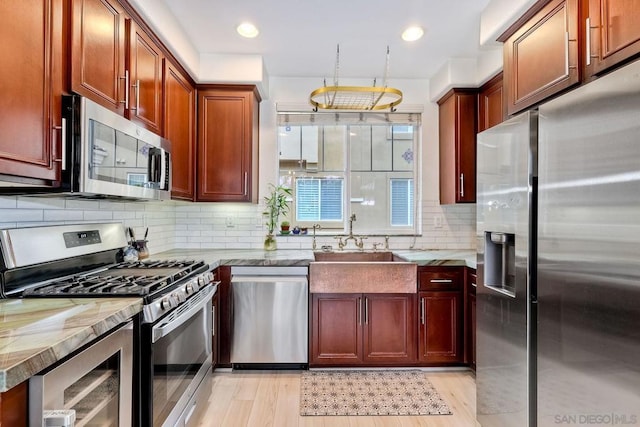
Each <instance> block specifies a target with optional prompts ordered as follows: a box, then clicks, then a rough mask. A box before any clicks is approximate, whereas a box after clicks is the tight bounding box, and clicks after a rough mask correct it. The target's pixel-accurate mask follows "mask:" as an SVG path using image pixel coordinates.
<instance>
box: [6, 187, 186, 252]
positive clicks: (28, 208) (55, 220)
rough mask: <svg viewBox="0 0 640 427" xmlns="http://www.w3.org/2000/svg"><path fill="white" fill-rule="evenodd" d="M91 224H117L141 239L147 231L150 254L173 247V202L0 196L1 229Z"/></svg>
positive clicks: (174, 234)
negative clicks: (131, 229)
mask: <svg viewBox="0 0 640 427" xmlns="http://www.w3.org/2000/svg"><path fill="white" fill-rule="evenodd" d="M91 222H120V223H122V224H124V226H125V227H132V228H133V229H134V231H135V233H136V237H137V238H139V239H141V238H142V236H143V235H144V231H145V228H146V227H149V236H148V240H149V245H148V246H149V252H150V253H152V254H154V253H158V252H162V251H166V250H169V249H173V248H174V247H175V236H176V233H175V203H174V202H171V201H169V202H131V201H127V202H122V201H112V200H90V199H75V198H69V199H65V198H62V197H25V196H0V229H3V228H16V227H35V226H42V225H63V224H77V223H91Z"/></svg>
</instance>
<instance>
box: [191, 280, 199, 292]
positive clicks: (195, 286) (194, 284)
mask: <svg viewBox="0 0 640 427" xmlns="http://www.w3.org/2000/svg"><path fill="white" fill-rule="evenodd" d="M191 287H192V288H193V291H194V292H198V291H199V290H200V285H199V284H198V279H193V280H192V281H191Z"/></svg>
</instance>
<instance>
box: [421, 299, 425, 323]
mask: <svg viewBox="0 0 640 427" xmlns="http://www.w3.org/2000/svg"><path fill="white" fill-rule="evenodd" d="M424 315H425V303H424V297H423V298H420V323H422V324H423V325H424V324H425V318H424V317H425V316H424Z"/></svg>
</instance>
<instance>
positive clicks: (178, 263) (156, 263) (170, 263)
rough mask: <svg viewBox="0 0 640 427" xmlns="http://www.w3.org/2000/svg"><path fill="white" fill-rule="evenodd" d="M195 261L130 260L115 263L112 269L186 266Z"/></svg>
mask: <svg viewBox="0 0 640 427" xmlns="http://www.w3.org/2000/svg"><path fill="white" fill-rule="evenodd" d="M196 263H197V261H188V260H166V261H132V262H122V263H120V264H117V265H115V266H114V267H113V268H114V269H122V268H150V269H152V268H186V267H191V266H192V265H194V264H196Z"/></svg>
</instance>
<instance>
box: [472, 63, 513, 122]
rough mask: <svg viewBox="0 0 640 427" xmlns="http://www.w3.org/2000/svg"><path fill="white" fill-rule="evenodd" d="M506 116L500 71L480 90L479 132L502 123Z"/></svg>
mask: <svg viewBox="0 0 640 427" xmlns="http://www.w3.org/2000/svg"><path fill="white" fill-rule="evenodd" d="M506 116H507V112H506V109H505V104H504V90H503V85H502V73H499V74H498V75H496V76H495V77H493V78H492V79H490V80H489V81H488V82H486V83H485V84H484V85H482V87H481V88H480V90H479V91H478V133H480V132H482V131H483V130H486V129H489V128H491V127H493V126H495V125H497V124H499V123H502V122H503V121H504V119H505V118H506Z"/></svg>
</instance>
